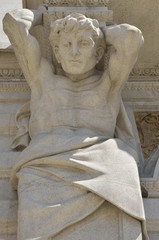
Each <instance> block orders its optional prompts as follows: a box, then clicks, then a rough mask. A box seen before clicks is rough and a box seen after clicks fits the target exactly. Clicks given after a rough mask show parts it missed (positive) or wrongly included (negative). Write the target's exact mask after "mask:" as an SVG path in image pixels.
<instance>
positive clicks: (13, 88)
mask: <svg viewBox="0 0 159 240" xmlns="http://www.w3.org/2000/svg"><path fill="white" fill-rule="evenodd" d="M3 92H4V93H6V92H9V93H10V92H20V93H23V92H30V88H29V86H28V84H27V83H26V82H12V81H10V82H0V93H3Z"/></svg>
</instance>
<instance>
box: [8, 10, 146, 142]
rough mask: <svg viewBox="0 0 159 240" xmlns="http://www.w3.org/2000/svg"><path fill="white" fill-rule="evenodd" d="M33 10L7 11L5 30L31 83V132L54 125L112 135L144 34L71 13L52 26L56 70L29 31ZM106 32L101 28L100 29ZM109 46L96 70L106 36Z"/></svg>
mask: <svg viewBox="0 0 159 240" xmlns="http://www.w3.org/2000/svg"><path fill="white" fill-rule="evenodd" d="M33 22H34V15H33V13H32V12H31V11H29V10H26V9H23V10H18V11H14V12H12V13H10V14H6V16H5V18H4V30H5V32H6V33H7V35H8V36H9V37H10V40H11V42H12V43H13V46H14V50H15V53H16V56H17V58H18V60H19V64H20V66H21V68H22V70H23V72H24V75H25V78H26V80H27V82H28V84H29V85H30V87H31V118H30V124H29V132H30V136H31V138H33V137H34V136H35V135H37V134H39V133H43V132H50V131H52V130H54V129H57V128H63V127H64V128H70V129H72V130H74V131H75V130H77V129H78V130H80V129H85V128H87V129H90V130H92V131H94V132H95V133H97V134H102V135H104V136H106V137H108V138H112V137H113V136H114V130H115V125H116V118H117V115H118V112H119V108H120V102H121V90H122V88H123V86H124V83H125V81H126V80H127V78H128V75H129V73H130V71H131V69H132V67H133V65H134V63H135V61H136V59H137V55H138V51H139V48H140V46H141V45H142V42H143V38H142V34H141V32H140V30H138V29H137V28H135V27H133V26H130V25H128V24H121V25H116V26H110V27H105V28H103V32H102V31H101V30H100V28H99V24H98V22H97V21H96V20H94V19H88V18H86V17H85V16H83V15H81V14H72V15H70V16H67V17H66V18H64V19H60V20H57V21H55V22H54V23H53V24H52V26H51V29H52V30H51V33H50V43H51V46H52V48H53V51H54V54H55V56H56V59H57V61H58V63H60V64H61V66H62V69H63V71H64V75H63V76H61V75H56V74H54V70H53V68H52V66H51V64H50V63H49V62H47V60H46V59H44V58H43V57H42V56H41V50H40V46H39V43H38V41H37V40H36V39H35V38H34V37H33V36H31V35H30V34H29V29H30V28H31V26H32V24H33ZM103 33H104V34H103ZM104 38H106V41H107V43H108V44H110V45H112V46H113V51H112V54H111V56H110V60H109V64H108V69H107V70H106V71H104V72H103V73H102V74H101V73H96V71H95V66H96V64H97V63H98V62H99V61H100V59H101V58H102V56H103V54H104V51H105V39H104Z"/></svg>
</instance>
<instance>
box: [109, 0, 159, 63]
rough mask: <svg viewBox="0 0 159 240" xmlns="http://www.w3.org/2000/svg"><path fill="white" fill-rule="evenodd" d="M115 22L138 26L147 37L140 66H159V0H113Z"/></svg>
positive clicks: (112, 7)
mask: <svg viewBox="0 0 159 240" xmlns="http://www.w3.org/2000/svg"><path fill="white" fill-rule="evenodd" d="M111 9H112V10H113V12H114V22H116V23H123V22H126V23H129V24H133V25H135V26H137V27H138V28H140V29H141V30H142V32H143V35H144V38H145V44H144V47H143V48H142V50H141V54H140V57H139V60H138V64H137V65H138V66H141V67H158V66H159V1H158V0H153V1H152V0H133V1H130V0H118V1H117V0H111Z"/></svg>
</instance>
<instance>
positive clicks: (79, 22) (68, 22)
mask: <svg viewBox="0 0 159 240" xmlns="http://www.w3.org/2000/svg"><path fill="white" fill-rule="evenodd" d="M80 30H87V31H91V32H92V33H93V36H92V37H93V40H94V41H95V43H96V44H97V47H102V48H103V49H105V48H106V44H105V41H104V35H103V33H102V31H101V30H100V28H99V22H98V21H97V20H96V19H91V18H87V17H85V16H84V15H83V14H80V13H72V14H70V15H68V16H66V17H65V18H62V19H58V20H56V21H54V22H53V23H52V24H51V32H50V37H49V40H50V43H51V45H52V47H53V49H54V51H55V49H57V48H58V46H59V39H60V36H61V33H62V32H65V33H68V32H76V31H80Z"/></svg>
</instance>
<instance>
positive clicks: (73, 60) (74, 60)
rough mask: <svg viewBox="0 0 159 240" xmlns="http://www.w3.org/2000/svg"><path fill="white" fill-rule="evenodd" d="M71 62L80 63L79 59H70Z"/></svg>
mask: <svg viewBox="0 0 159 240" xmlns="http://www.w3.org/2000/svg"><path fill="white" fill-rule="evenodd" d="M70 62H71V63H80V60H76V59H72V60H70Z"/></svg>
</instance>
